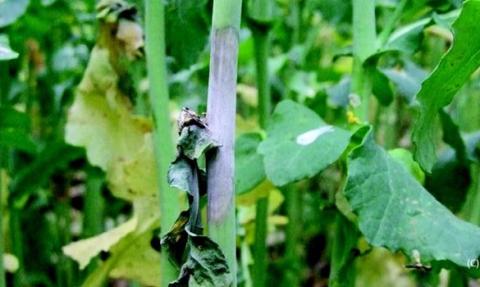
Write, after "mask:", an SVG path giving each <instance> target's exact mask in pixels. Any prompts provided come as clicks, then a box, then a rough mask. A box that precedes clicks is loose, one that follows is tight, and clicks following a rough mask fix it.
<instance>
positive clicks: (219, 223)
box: [207, 0, 242, 286]
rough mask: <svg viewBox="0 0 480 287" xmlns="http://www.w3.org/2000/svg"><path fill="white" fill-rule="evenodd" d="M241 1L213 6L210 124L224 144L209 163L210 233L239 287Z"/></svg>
mask: <svg viewBox="0 0 480 287" xmlns="http://www.w3.org/2000/svg"><path fill="white" fill-rule="evenodd" d="M241 2H242V1H240V0H215V1H214V2H213V24H212V26H213V29H212V35H211V58H210V75H209V83H208V104H207V121H208V126H209V128H210V131H211V133H212V136H213V138H214V139H215V140H216V141H217V142H218V143H219V144H220V147H219V148H218V150H217V151H216V152H215V153H214V154H210V155H209V156H208V159H207V176H208V179H207V190H208V233H209V235H210V237H211V238H212V240H214V241H215V242H217V243H218V244H219V245H220V248H221V249H222V251H223V252H224V254H225V257H226V259H227V262H228V265H229V267H230V270H231V274H232V275H233V277H234V280H233V286H236V279H235V274H236V269H237V268H236V256H235V253H236V247H235V245H236V220H235V190H234V160H235V159H234V141H235V114H236V84H237V57H238V32H239V26H240V15H241Z"/></svg>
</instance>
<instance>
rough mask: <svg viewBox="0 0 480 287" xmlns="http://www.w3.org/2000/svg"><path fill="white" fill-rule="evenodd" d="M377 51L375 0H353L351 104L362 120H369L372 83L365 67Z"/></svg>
mask: <svg viewBox="0 0 480 287" xmlns="http://www.w3.org/2000/svg"><path fill="white" fill-rule="evenodd" d="M375 51H376V30H375V1H373V0H353V78H352V92H353V94H354V95H355V96H354V98H352V99H351V104H352V106H353V107H354V108H355V113H356V115H357V116H358V117H359V118H360V120H362V121H365V122H366V121H368V120H369V104H370V103H369V97H370V94H371V89H372V88H371V83H370V79H369V77H368V75H366V71H365V69H364V67H363V63H364V61H365V60H366V59H367V58H368V57H369V56H371V55H372V54H373V53H375Z"/></svg>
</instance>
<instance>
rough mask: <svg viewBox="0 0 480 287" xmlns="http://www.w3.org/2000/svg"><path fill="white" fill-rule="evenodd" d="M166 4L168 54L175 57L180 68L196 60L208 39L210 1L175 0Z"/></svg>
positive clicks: (186, 66)
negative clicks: (208, 7)
mask: <svg viewBox="0 0 480 287" xmlns="http://www.w3.org/2000/svg"><path fill="white" fill-rule="evenodd" d="M168 2H169V3H168V5H167V6H166V9H165V11H166V19H165V22H166V25H165V27H166V38H167V39H169V41H168V44H167V54H168V55H171V56H173V57H174V59H175V61H176V64H177V66H178V67H179V68H188V67H189V66H191V65H192V64H194V63H195V62H196V60H197V59H198V57H199V55H200V53H201V52H202V51H203V50H204V48H205V47H206V44H207V40H208V33H209V20H208V19H209V17H208V15H207V11H208V10H207V3H208V1H205V0H200V1H191V0H175V1H168Z"/></svg>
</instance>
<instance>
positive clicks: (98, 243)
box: [62, 218, 137, 269]
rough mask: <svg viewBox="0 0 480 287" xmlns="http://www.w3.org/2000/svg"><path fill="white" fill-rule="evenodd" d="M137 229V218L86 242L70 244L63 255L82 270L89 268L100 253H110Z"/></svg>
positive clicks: (64, 249)
mask: <svg viewBox="0 0 480 287" xmlns="http://www.w3.org/2000/svg"><path fill="white" fill-rule="evenodd" d="M136 227H137V218H132V219H130V220H129V221H127V222H125V223H124V224H121V225H119V226H117V227H115V228H113V229H111V230H109V231H107V232H104V233H102V234H100V235H98V236H95V237H91V238H88V239H85V240H80V241H77V242H73V243H70V244H69V245H66V246H64V247H63V248H62V250H63V253H65V254H66V255H67V256H69V257H71V258H73V259H74V260H75V261H77V262H78V264H79V265H80V269H84V268H85V267H87V265H88V263H90V260H92V258H94V257H95V256H97V255H98V254H100V252H102V251H103V252H109V251H110V248H112V246H114V245H115V244H117V243H118V242H119V241H120V240H121V239H123V238H124V237H126V236H127V235H128V234H130V233H131V232H133V231H134V230H135V228H136Z"/></svg>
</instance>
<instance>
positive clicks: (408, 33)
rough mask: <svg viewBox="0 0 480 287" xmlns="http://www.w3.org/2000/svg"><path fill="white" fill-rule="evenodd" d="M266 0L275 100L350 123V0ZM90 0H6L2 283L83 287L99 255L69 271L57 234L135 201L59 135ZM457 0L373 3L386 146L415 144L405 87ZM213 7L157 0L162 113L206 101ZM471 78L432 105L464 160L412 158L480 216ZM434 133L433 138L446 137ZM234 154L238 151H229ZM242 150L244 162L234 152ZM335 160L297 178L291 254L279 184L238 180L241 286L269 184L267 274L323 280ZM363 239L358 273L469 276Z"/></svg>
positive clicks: (91, 25) (417, 76)
mask: <svg viewBox="0 0 480 287" xmlns="http://www.w3.org/2000/svg"><path fill="white" fill-rule="evenodd" d="M131 2H133V3H134V4H136V5H137V7H138V8H139V9H138V10H139V12H140V13H139V14H140V15H139V20H140V22H142V21H143V12H142V11H143V1H141V0H136V1H131ZM275 2H276V9H275V11H274V17H273V21H272V22H271V23H269V24H267V25H270V28H271V41H272V44H271V51H270V54H269V59H268V67H269V69H270V73H271V78H270V80H271V87H272V98H273V102H274V103H276V102H279V101H280V100H282V99H293V100H295V101H297V102H300V103H303V104H304V105H305V106H307V107H308V108H310V109H311V110H313V111H315V112H316V113H317V114H318V115H319V116H321V117H322V118H323V119H324V120H325V121H326V122H328V123H331V124H335V125H338V126H347V125H348V123H349V120H351V119H349V116H348V113H347V110H348V103H349V94H350V83H351V72H352V57H351V51H352V48H351V46H352V23H351V19H352V5H351V3H350V1H343V0H277V1H275ZM401 2H402V3H403V2H404V3H403V4H402V3H401ZM95 5H96V1H95V0H3V1H2V0H0V43H2V46H0V47H1V48H2V49H4V50H5V51H7V48H8V47H10V49H11V50H10V49H8V51H10V52H8V51H7V52H8V53H7V52H5V53H4V52H2V51H3V50H2V51H0V59H1V58H2V57H5V58H7V57H9V58H14V57H15V54H14V53H18V57H17V58H15V59H12V60H9V61H1V62H0V149H1V151H0V152H1V153H0V155H1V157H0V161H1V162H0V164H1V167H2V174H1V179H2V180H1V182H0V184H1V185H2V186H3V190H5V189H6V188H7V187H8V190H9V192H8V193H5V192H3V193H2V197H4V200H3V206H2V212H3V214H4V217H3V230H4V233H3V235H4V237H3V238H4V240H5V251H6V253H7V255H8V256H10V257H8V259H9V260H4V261H5V262H6V268H7V270H9V272H8V276H7V284H8V286H16V287H19V286H78V285H79V284H80V283H81V282H83V280H84V279H85V278H86V277H87V276H88V274H89V273H90V272H92V270H94V268H95V266H94V265H91V266H89V267H88V268H87V269H85V270H83V271H79V269H78V265H77V264H76V263H74V262H73V261H72V260H71V259H69V258H67V257H66V255H64V254H63V253H62V247H63V246H65V245H66V244H68V243H70V242H72V241H74V240H78V239H82V238H87V237H90V236H93V235H96V234H99V233H101V232H103V231H105V230H109V229H111V228H113V227H114V226H117V225H118V224H120V223H122V222H125V221H126V219H127V218H128V217H129V216H130V214H131V212H132V207H131V206H130V204H129V203H127V202H126V201H123V200H121V199H118V198H115V197H113V196H112V195H111V193H110V192H109V190H108V186H107V185H106V184H105V174H104V172H103V171H101V170H100V169H98V168H96V167H93V166H91V165H90V164H89V163H88V162H87V160H86V155H85V152H84V150H83V149H81V148H77V147H73V146H70V145H68V144H66V143H65V141H64V127H65V122H66V116H67V111H68V108H69V106H70V105H71V103H72V102H73V98H74V92H75V87H76V86H77V85H78V84H79V82H80V80H81V78H82V75H83V72H84V71H85V68H86V65H87V63H88V59H89V55H90V51H91V49H92V48H93V46H94V45H95V41H96V35H97V34H98V23H97V19H96V11H95ZM398 5H405V8H404V10H403V13H402V15H401V17H400V18H399V19H398V20H399V21H398V22H397V23H395V26H394V27H393V31H394V33H393V34H391V35H395V33H396V32H398V31H400V28H403V29H404V30H401V31H400V32H401V34H400V35H399V36H398V38H397V39H396V40H392V38H391V37H390V36H391V35H390V34H389V33H386V34H385V36H382V35H383V34H382V31H383V28H384V27H385V26H386V25H387V24H388V22H389V20H390V19H391V18H392V17H393V13H394V11H395V9H396V7H397V6H398ZM461 5H462V1H461V0H417V1H413V0H412V1H403V0H398V1H397V0H378V1H376V15H377V31H378V34H379V38H380V39H384V41H386V42H388V41H390V40H391V42H388V43H390V45H387V47H388V49H386V50H385V51H382V52H380V53H378V54H376V55H374V56H373V57H372V61H371V63H367V66H368V69H369V71H371V72H372V73H373V74H374V75H375V77H373V79H374V82H373V94H374V95H375V99H376V100H374V101H372V103H371V108H372V111H373V112H372V113H371V115H370V122H371V123H373V126H374V129H375V135H376V139H377V142H379V143H380V144H382V145H383V146H384V147H386V148H387V149H394V148H403V149H406V150H411V149H412V143H411V140H410V135H411V129H412V122H413V119H414V117H415V115H416V113H417V108H416V107H417V106H418V103H417V102H416V99H415V95H416V94H417V92H418V91H419V89H420V85H421V82H422V80H423V79H425V78H426V76H427V75H428V74H429V73H430V72H431V71H432V69H433V67H435V66H436V64H437V63H438V62H439V60H440V58H441V56H442V55H443V54H444V53H445V52H446V50H447V49H448V48H449V47H450V45H451V43H452V33H451V30H450V29H451V23H452V21H453V19H454V17H455V16H456V15H458V8H459V7H461ZM211 7H212V1H209V0H197V1H190V0H168V1H166V38H167V40H166V41H167V43H166V44H167V57H168V58H167V62H168V63H167V64H168V67H167V68H168V74H169V78H168V82H169V88H170V96H171V102H170V107H171V111H172V115H171V118H172V122H173V121H174V120H175V118H176V116H177V114H178V112H179V110H180V109H181V108H182V107H190V108H191V109H194V110H197V111H200V112H202V111H205V107H206V95H207V84H208V63H209V46H208V39H209V32H210V24H211V23H210V19H211ZM246 7H247V5H244V11H245V13H243V15H244V16H243V18H244V19H243V21H242V22H243V24H242V28H241V33H240V51H239V53H240V54H239V66H238V87H237V91H238V109H237V134H238V135H241V134H244V133H247V132H255V131H260V130H261V128H260V126H259V125H258V115H257V107H258V98H257V89H256V84H255V83H256V78H255V46H254V40H253V36H252V30H254V29H256V28H258V27H254V26H252V25H251V24H249V23H251V19H249V17H248V13H246V10H247V8H246ZM252 27H253V28H252ZM382 37H384V38H382ZM13 51H14V52H13ZM12 53H13V54H12ZM128 69H129V73H130V75H131V81H132V83H133V85H132V87H133V91H132V93H131V94H130V95H129V96H131V100H132V101H133V102H134V110H135V113H137V114H140V115H150V107H149V102H148V100H147V91H148V86H149V85H152V84H155V83H148V81H147V78H146V67H145V61H144V59H140V60H139V61H136V62H135V63H133V64H132V65H130V66H129V67H128ZM479 87H480V77H479V75H478V73H475V74H474V75H473V76H472V77H471V79H470V81H469V82H468V83H467V84H466V85H465V86H464V87H463V88H462V89H461V91H460V92H459V94H458V95H457V96H456V98H455V100H454V101H453V103H452V104H450V105H449V106H448V107H447V109H446V110H445V114H444V116H443V118H442V127H443V130H444V133H445V134H448V133H449V130H451V129H453V130H456V131H457V130H458V131H459V132H460V134H461V136H462V139H463V141H464V142H465V145H466V151H465V153H466V154H465V156H466V157H468V158H469V159H471V160H465V158H462V157H461V156H459V153H460V152H459V150H458V148H457V147H456V146H455V145H454V144H450V143H449V142H448V141H446V142H448V144H445V143H442V144H441V147H440V154H441V156H440V158H439V161H438V162H437V163H436V164H435V166H434V167H433V171H432V173H431V174H426V175H425V174H424V173H423V172H422V171H421V170H420V169H418V166H417V167H412V170H414V171H413V173H414V174H415V173H416V174H415V175H416V176H417V179H419V180H420V181H422V182H423V183H424V184H425V186H426V187H427V189H428V190H429V191H430V192H431V193H432V194H433V195H434V196H435V197H436V199H437V200H439V201H440V202H442V203H443V204H444V205H446V206H447V207H448V208H449V209H450V210H451V211H452V212H454V213H456V214H459V215H460V216H461V217H462V218H464V219H466V220H468V221H470V222H472V223H475V224H477V225H478V224H480V196H479V194H480V182H479V175H480V170H479V167H478V165H476V164H472V161H473V162H474V161H476V160H478V155H479V154H478V153H479V152H478V142H479V139H480V133H479V129H480V108H479V107H480V89H479ZM126 136H128V135H126ZM462 139H461V140H462ZM239 140H241V141H243V142H242V143H240V144H237V146H239V147H240V148H246V149H248V147H249V145H253V148H256V146H257V145H258V142H259V139H257V140H256V139H255V136H252V135H251V136H250V138H248V137H247V138H241V139H239ZM438 142H442V140H441V138H440V136H439V138H438ZM241 153H242V150H241V149H237V154H238V155H240V154H241ZM393 154H395V157H399V158H403V157H404V156H405V157H406V158H407V159H405V160H406V161H407V162H409V160H408V156H410V157H411V154H410V153H408V152H407V153H406V155H405V154H404V153H403V152H402V151H394V152H393ZM237 161H239V162H240V164H239V165H240V166H239V167H238V168H239V169H240V170H241V168H242V166H241V165H242V157H240V156H238V158H237ZM246 162H247V163H248V160H247V161H246ZM251 162H258V159H256V160H255V159H254V160H253V161H251ZM410 162H411V160H410ZM249 168H250V166H247V168H246V171H245V172H248V169H249ZM344 171H345V166H343V165H342V164H340V163H339V164H335V165H333V166H330V167H329V168H327V169H326V170H325V171H323V172H322V173H320V174H318V175H316V176H314V177H312V178H310V179H307V180H302V181H300V182H298V183H297V184H296V188H297V189H299V190H301V191H302V192H301V193H300V194H301V196H300V201H301V204H300V206H301V210H300V211H299V216H298V218H296V219H292V218H290V220H298V222H296V224H297V225H298V227H297V229H296V230H297V231H299V232H300V231H301V233H299V235H298V237H297V239H298V241H297V242H296V243H295V250H296V251H297V255H298V258H297V259H296V260H294V262H293V261H291V260H290V259H289V258H287V257H285V256H284V253H285V248H286V247H285V226H286V224H287V222H288V219H287V218H286V217H285V209H286V206H285V204H284V203H285V194H284V192H283V190H282V191H279V190H278V189H275V188H274V187H273V186H271V184H269V183H268V182H266V183H262V184H261V185H260V186H257V187H256V188H255V189H253V191H251V189H252V187H254V186H255V185H254V186H248V187H245V188H241V190H240V191H239V192H238V193H239V196H238V199H237V203H238V205H239V210H238V221H239V226H238V233H239V236H238V247H239V248H238V250H239V255H240V256H239V258H240V259H239V260H240V261H239V266H240V267H239V282H240V284H242V286H250V285H248V284H251V281H250V280H251V278H250V276H251V275H250V274H249V272H250V271H249V268H250V267H249V266H250V264H251V256H252V255H251V250H250V246H251V245H252V244H253V228H254V226H253V220H254V218H255V214H254V212H255V209H254V203H255V201H256V199H257V198H258V197H259V196H262V195H265V192H266V191H268V190H273V191H271V192H270V194H269V201H270V206H271V208H270V209H271V210H270V212H271V215H270V217H269V235H268V259H269V267H268V268H269V269H268V274H267V282H280V281H282V280H281V279H280V278H283V277H284V276H286V274H287V273H289V272H290V271H291V272H294V273H295V274H296V276H298V278H299V282H301V283H300V284H301V286H327V284H328V278H329V274H330V273H331V269H332V266H331V264H330V256H331V250H332V248H333V246H332V244H333V242H334V241H336V240H341V239H339V238H338V234H337V233H336V232H337V228H338V226H345V225H348V224H350V223H349V222H348V221H347V220H346V219H345V218H344V217H343V215H340V213H339V211H337V208H336V206H337V205H341V203H339V202H341V200H339V199H338V198H337V197H338V195H337V191H338V190H340V189H341V188H342V186H343V184H344V182H345V175H344V174H345V172H344ZM260 182H263V181H262V180H260ZM238 184H239V183H238V182H237V189H238V188H239V185H238ZM242 187H243V186H242ZM243 191H245V192H243ZM88 193H90V194H91V196H87V194H88ZM92 194H93V195H92ZM7 196H8V199H7ZM92 218H93V219H92ZM99 218H100V219H101V220H100V221H99V220H98V219H99ZM339 218H340V219H339ZM347 237H348V236H347ZM345 244H348V242H347V243H345ZM363 245H364V246H363V247H362V246H359V247H358V249H356V252H357V253H358V254H355V255H354V256H353V257H351V260H352V262H350V263H351V265H350V268H352V269H354V270H356V272H355V273H356V275H357V276H356V279H355V280H356V281H355V283H356V284H355V285H356V286H440V285H441V286H478V283H475V282H474V280H473V279H469V276H468V275H466V274H465V273H463V272H460V271H457V270H456V269H455V268H454V269H453V271H451V272H450V273H446V272H444V271H442V272H440V273H438V272H422V271H415V270H408V269H405V268H404V265H405V264H407V263H408V262H407V261H408V259H407V258H405V257H404V256H402V255H401V254H400V253H395V254H392V253H389V252H387V251H385V250H384V249H381V248H371V247H368V244H366V243H364V244H363ZM360 254H361V256H360ZM106 258H108V253H105V254H103V253H101V254H100V256H99V258H98V260H100V261H101V260H105V259H106ZM353 260H354V261H353ZM285 270H287V272H285ZM288 270H290V271H288ZM292 270H293V271H292ZM468 282H470V284H471V285H468ZM110 284H111V285H112V286H126V285H125V284H130V286H137V285H135V284H136V283H135V282H128V283H127V281H124V280H112V281H111V283H110Z"/></svg>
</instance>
